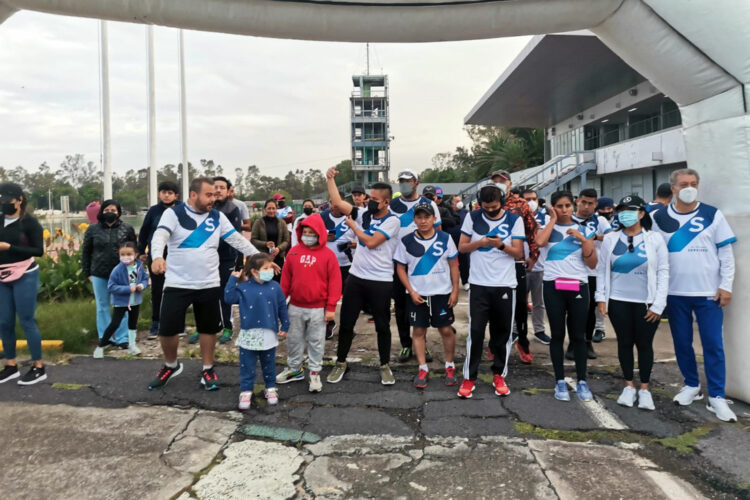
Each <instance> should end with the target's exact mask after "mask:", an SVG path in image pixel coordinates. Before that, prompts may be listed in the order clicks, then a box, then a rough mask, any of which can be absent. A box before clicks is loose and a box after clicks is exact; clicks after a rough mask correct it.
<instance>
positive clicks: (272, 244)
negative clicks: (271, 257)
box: [266, 241, 276, 248]
mask: <svg viewBox="0 0 750 500" xmlns="http://www.w3.org/2000/svg"><path fill="white" fill-rule="evenodd" d="M275 246H276V243H274V242H273V241H266V248H273V247H275Z"/></svg>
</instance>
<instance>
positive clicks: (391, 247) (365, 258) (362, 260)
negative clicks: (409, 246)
mask: <svg viewBox="0 0 750 500" xmlns="http://www.w3.org/2000/svg"><path fill="white" fill-rule="evenodd" d="M356 215H357V226H359V228H360V229H361V230H362V231H364V232H365V233H366V234H368V235H373V234H374V233H375V232H378V233H383V234H384V235H385V237H386V240H385V241H384V242H383V243H381V244H380V245H379V246H377V247H375V248H372V249H370V248H367V245H365V244H364V243H362V241H360V242H359V246H358V247H357V252H356V253H355V254H354V261H353V262H352V267H351V269H350V270H349V274H353V275H354V276H356V277H357V278H361V279H363V280H372V281H391V282H392V281H393V252H394V251H395V250H396V245H398V233H399V230H400V228H401V224H400V223H399V220H398V217H396V216H395V215H393V214H391V213H388V214H386V215H385V216H384V217H382V218H380V219H377V218H375V217H373V216H372V214H371V213H370V212H368V211H365V210H357V214H356Z"/></svg>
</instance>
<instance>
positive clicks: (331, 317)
mask: <svg viewBox="0 0 750 500" xmlns="http://www.w3.org/2000/svg"><path fill="white" fill-rule="evenodd" d="M324 319H325V321H326V322H328V321H334V320H335V319H336V311H326V315H325V318H324Z"/></svg>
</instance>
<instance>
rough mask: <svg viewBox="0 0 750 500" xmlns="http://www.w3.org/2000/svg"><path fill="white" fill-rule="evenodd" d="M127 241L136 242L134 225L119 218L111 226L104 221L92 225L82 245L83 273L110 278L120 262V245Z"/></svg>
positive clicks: (84, 236)
mask: <svg viewBox="0 0 750 500" xmlns="http://www.w3.org/2000/svg"><path fill="white" fill-rule="evenodd" d="M126 241H132V242H133V243H135V242H136V239H135V231H134V230H133V226H131V225H130V224H128V223H125V222H122V221H121V220H119V219H118V220H117V222H115V223H114V225H113V226H111V227H110V226H109V225H107V224H106V223H104V222H98V223H96V224H92V225H90V226H89V228H88V229H87V230H86V234H84V235H83V245H81V268H82V270H83V275H84V276H86V277H89V276H96V277H97V278H105V279H109V275H110V273H111V272H112V269H114V268H115V266H116V265H117V264H119V263H120V254H119V250H120V245H121V244H123V243H125V242H126Z"/></svg>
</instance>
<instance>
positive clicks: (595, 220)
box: [573, 213, 612, 276]
mask: <svg viewBox="0 0 750 500" xmlns="http://www.w3.org/2000/svg"><path fill="white" fill-rule="evenodd" d="M573 222H576V223H578V224H580V225H582V226H586V227H587V228H588V229H589V230H590V231H594V234H595V235H596V236H602V235H605V234H607V233H608V232H610V231H612V226H611V225H610V224H609V222H608V221H607V219H605V218H604V217H602V216H601V215H599V214H597V213H594V214H592V215H590V216H589V217H587V218H586V219H582V218H581V217H578V216H576V215H573ZM601 246H602V242H601V241H599V240H596V241H594V248H595V249H596V255H597V257H598V256H599V249H600V248H601ZM597 267H599V264H597ZM586 269H587V270H588V273H589V276H596V269H589V268H588V267H586Z"/></svg>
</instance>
